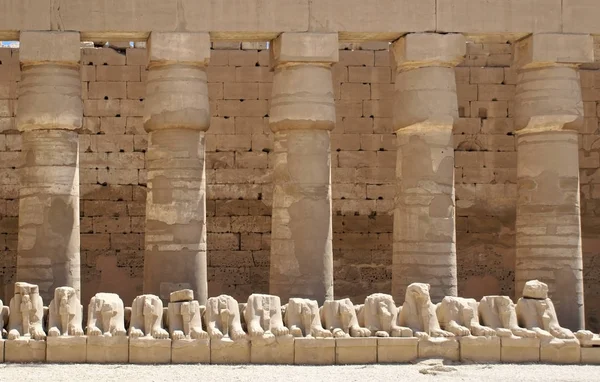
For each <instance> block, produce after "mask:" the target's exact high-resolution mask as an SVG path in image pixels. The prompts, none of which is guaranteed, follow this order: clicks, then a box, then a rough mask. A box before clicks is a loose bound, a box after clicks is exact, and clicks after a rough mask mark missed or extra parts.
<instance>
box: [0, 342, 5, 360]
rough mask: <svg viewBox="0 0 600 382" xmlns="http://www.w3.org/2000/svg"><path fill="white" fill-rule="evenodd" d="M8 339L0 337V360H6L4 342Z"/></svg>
mask: <svg viewBox="0 0 600 382" xmlns="http://www.w3.org/2000/svg"><path fill="white" fill-rule="evenodd" d="M5 342H6V340H3V339H0V362H4V343H5Z"/></svg>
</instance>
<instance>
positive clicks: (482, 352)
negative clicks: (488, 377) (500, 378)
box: [458, 336, 500, 363]
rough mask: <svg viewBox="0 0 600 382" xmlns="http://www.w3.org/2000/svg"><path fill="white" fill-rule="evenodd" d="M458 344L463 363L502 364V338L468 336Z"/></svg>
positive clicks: (461, 338)
mask: <svg viewBox="0 0 600 382" xmlns="http://www.w3.org/2000/svg"><path fill="white" fill-rule="evenodd" d="M458 342H459V343H460V360H461V361H463V362H465V361H468V362H476V363H485V362H500V337H483V336H466V337H460V338H459V339H458Z"/></svg>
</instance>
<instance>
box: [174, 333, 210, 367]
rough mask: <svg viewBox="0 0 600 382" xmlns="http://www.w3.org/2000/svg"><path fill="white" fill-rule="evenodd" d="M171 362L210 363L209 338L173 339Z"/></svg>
mask: <svg viewBox="0 0 600 382" xmlns="http://www.w3.org/2000/svg"><path fill="white" fill-rule="evenodd" d="M171 363H210V340H209V339H208V338H206V339H199V340H192V339H183V340H173V343H172V345H171Z"/></svg>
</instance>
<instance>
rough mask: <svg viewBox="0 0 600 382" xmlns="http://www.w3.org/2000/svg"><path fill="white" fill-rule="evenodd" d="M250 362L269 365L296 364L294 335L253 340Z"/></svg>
mask: <svg viewBox="0 0 600 382" xmlns="http://www.w3.org/2000/svg"><path fill="white" fill-rule="evenodd" d="M251 342H252V346H251V348H250V362H251V363H257V364H267V365H276V364H283V365H293V364H294V337H293V336H292V335H289V334H288V335H287V336H281V337H275V338H274V339H273V338H272V339H269V340H264V339H263V338H256V339H251Z"/></svg>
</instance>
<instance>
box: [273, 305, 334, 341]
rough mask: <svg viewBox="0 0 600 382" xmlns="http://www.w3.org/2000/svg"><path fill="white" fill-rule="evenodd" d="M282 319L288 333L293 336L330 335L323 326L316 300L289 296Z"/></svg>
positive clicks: (320, 336) (318, 336)
mask: <svg viewBox="0 0 600 382" xmlns="http://www.w3.org/2000/svg"><path fill="white" fill-rule="evenodd" d="M284 319H285V324H286V326H287V327H288V329H289V330H290V334H291V335H292V336H294V337H302V336H305V337H315V338H326V337H332V334H331V332H330V331H329V330H326V329H325V328H323V324H322V323H321V315H320V312H319V304H318V303H317V301H316V300H309V299H304V298H290V300H289V302H288V304H287V307H286V309H285V315H284Z"/></svg>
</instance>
